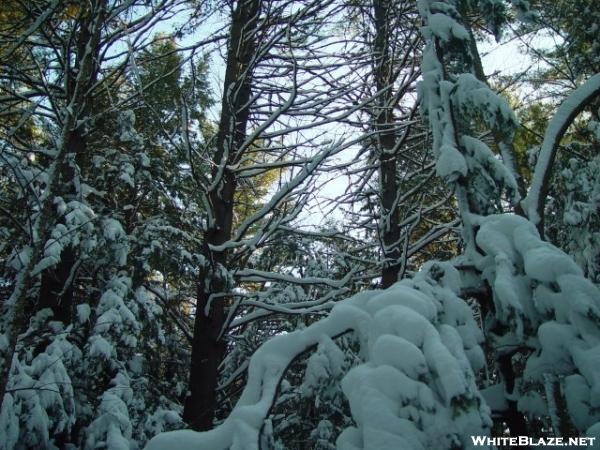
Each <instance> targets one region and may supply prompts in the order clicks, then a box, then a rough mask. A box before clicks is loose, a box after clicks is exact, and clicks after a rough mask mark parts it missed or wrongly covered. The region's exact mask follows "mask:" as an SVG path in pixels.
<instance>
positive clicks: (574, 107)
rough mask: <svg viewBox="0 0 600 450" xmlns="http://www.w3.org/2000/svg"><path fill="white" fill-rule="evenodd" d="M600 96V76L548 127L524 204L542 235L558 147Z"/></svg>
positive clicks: (571, 98)
mask: <svg viewBox="0 0 600 450" xmlns="http://www.w3.org/2000/svg"><path fill="white" fill-rule="evenodd" d="M598 96H600V73H597V74H596V75H594V76H593V77H591V78H589V79H588V80H587V81H586V82H585V83H584V84H583V85H581V86H580V87H578V88H577V89H575V90H574V91H573V92H572V93H571V95H569V96H568V97H567V99H566V100H565V101H564V102H563V103H562V104H561V105H560V107H559V108H558V110H557V111H556V114H555V115H554V117H552V120H551V121H550V123H549V124H548V128H547V129H546V133H545V134H544V141H543V143H542V148H541V149H540V154H539V157H538V160H537V163H536V165H535V170H534V172H533V181H532V183H531V187H530V189H529V193H528V194H527V197H526V198H525V200H523V202H522V205H523V209H524V210H525V212H526V213H527V217H528V218H529V220H530V221H531V222H533V223H534V224H535V225H537V227H538V230H539V231H540V235H542V236H543V230H544V203H545V200H546V195H547V194H548V182H549V180H550V175H551V173H552V166H553V164H554V159H555V158H556V152H557V150H558V146H559V144H560V141H561V139H562V137H563V136H564V134H565V132H566V131H567V128H569V126H570V125H571V124H572V123H573V121H574V120H575V118H576V117H577V115H579V113H580V112H581V111H583V109H584V108H585V107H586V106H588V105H589V104H590V103H591V102H592V100H594V99H595V98H596V97H598Z"/></svg>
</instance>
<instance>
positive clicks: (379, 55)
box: [373, 0, 402, 288]
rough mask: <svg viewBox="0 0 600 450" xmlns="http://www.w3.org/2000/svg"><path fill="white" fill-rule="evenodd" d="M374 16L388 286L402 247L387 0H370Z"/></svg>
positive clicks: (396, 271) (384, 278) (382, 230)
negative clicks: (371, 0) (397, 200)
mask: <svg viewBox="0 0 600 450" xmlns="http://www.w3.org/2000/svg"><path fill="white" fill-rule="evenodd" d="M373 13H374V16H375V30H376V32H375V42H374V48H373V54H374V58H375V60H374V64H373V72H374V77H375V85H376V88H377V91H378V92H380V95H379V97H378V99H377V110H376V114H375V127H376V131H377V138H376V139H377V152H378V156H379V167H380V170H379V178H380V179H379V185H380V192H379V195H380V197H381V199H380V215H381V218H380V233H381V242H382V244H383V249H382V253H383V259H384V262H383V268H382V272H381V284H382V287H383V288H387V287H390V286H391V285H392V284H394V283H395V282H396V281H398V274H399V272H400V267H401V261H400V258H401V255H402V250H401V247H400V227H399V217H398V205H397V202H396V199H397V198H398V180H397V171H398V164H397V158H396V153H397V148H396V132H395V124H394V114H393V108H394V105H393V102H394V95H393V90H392V89H390V86H391V84H392V83H393V73H392V72H393V68H392V61H391V59H392V58H391V55H390V48H389V47H390V45H389V44H390V43H389V36H390V32H391V30H390V22H389V18H388V14H390V0H373Z"/></svg>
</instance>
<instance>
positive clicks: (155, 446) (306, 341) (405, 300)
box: [146, 263, 491, 450]
mask: <svg viewBox="0 0 600 450" xmlns="http://www.w3.org/2000/svg"><path fill="white" fill-rule="evenodd" d="M459 278H460V277H459V275H458V272H457V270H456V269H454V267H452V266H451V265H450V264H447V263H446V264H443V263H429V264H426V265H425V268H424V270H423V271H422V272H421V273H419V274H417V275H416V276H415V278H414V279H412V280H403V281H401V282H400V283H397V284H396V285H394V286H393V287H392V288H390V289H387V290H385V291H367V292H363V293H360V294H357V295H355V296H354V297H351V298H349V299H347V300H345V301H342V302H339V303H338V304H337V305H336V306H334V308H333V309H332V311H331V313H330V314H329V316H328V317H327V318H324V319H321V320H319V321H317V322H315V323H314V324H312V325H311V326H309V327H308V328H305V329H302V330H297V331H294V332H292V333H289V334H285V335H279V336H276V337H274V338H272V339H271V340H269V341H267V342H266V343H265V344H263V345H262V346H261V347H260V348H259V349H258V350H257V351H256V352H255V354H254V355H253V356H252V359H251V361H250V365H249V368H248V383H247V385H246V387H245V389H244V392H243V394H242V396H241V398H240V400H239V402H238V404H237V405H236V407H235V408H234V409H233V411H232V413H231V415H230V416H229V417H228V418H227V419H225V421H224V422H223V423H222V424H221V425H220V426H218V427H217V428H215V429H213V430H211V431H208V432H204V433H198V432H194V431H189V430H180V431H173V432H169V433H163V434H161V435H158V436H157V437H155V438H154V439H153V440H151V441H150V442H149V443H148V445H147V446H146V450H161V449H165V448H171V447H173V446H177V448H178V450H188V449H189V450H192V449H197V448H210V449H212V450H219V449H237V450H255V449H258V448H260V441H261V432H262V429H263V424H264V422H265V420H266V419H267V417H268V415H269V412H270V410H271V408H272V405H273V404H274V401H275V398H276V396H277V393H278V389H279V384H280V382H281V380H282V377H283V376H284V374H285V371H286V369H287V368H288V367H289V365H290V364H291V363H292V362H293V361H294V360H295V359H296V358H297V357H298V356H300V355H302V354H303V353H304V352H305V351H307V350H310V349H311V348H313V347H315V346H317V345H318V344H320V343H321V342H324V341H327V342H329V341H328V340H330V339H332V338H334V337H336V336H339V335H341V334H343V333H345V332H348V331H353V332H354V333H355V334H356V336H357V338H358V342H359V343H360V347H361V355H362V356H363V358H364V361H365V362H364V363H363V364H361V365H359V366H358V367H355V368H353V369H351V370H350V371H349V372H348V373H347V374H346V376H345V377H344V379H343V381H342V389H343V390H344V393H345V395H346V396H347V397H348V399H349V402H350V407H351V410H352V415H353V417H354V420H355V423H356V425H357V426H356V427H349V428H347V429H346V430H344V432H343V433H342V434H341V435H340V437H339V438H338V442H337V446H338V448H339V449H347V450H350V449H372V448H376V447H378V445H379V444H380V443H381V442H382V441H381V440H382V439H384V440H385V442H386V444H387V445H388V447H389V448H411V449H423V450H424V449H426V448H440V449H449V448H453V447H455V446H456V445H467V444H468V442H470V438H469V436H470V435H472V434H478V435H485V434H487V433H489V427H490V425H491V420H490V417H489V409H488V408H487V406H486V405H485V402H484V401H483V399H482V397H481V396H480V395H479V393H478V391H477V387H476V386H475V384H474V380H475V376H474V371H476V370H479V369H480V368H481V367H482V365H483V363H484V359H483V352H482V350H481V348H480V347H479V342H480V341H481V340H482V335H481V332H480V330H479V329H478V327H477V324H476V323H475V321H474V319H473V317H472V313H471V309H470V308H469V306H468V305H467V304H466V303H465V302H464V301H463V300H461V299H460V298H458V297H457V295H456V293H457V292H459V289H460V287H459ZM328 345H335V344H333V343H332V342H329V344H328ZM307 376H308V375H307ZM434 443H435V445H434Z"/></svg>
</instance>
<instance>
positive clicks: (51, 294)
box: [0, 0, 107, 407]
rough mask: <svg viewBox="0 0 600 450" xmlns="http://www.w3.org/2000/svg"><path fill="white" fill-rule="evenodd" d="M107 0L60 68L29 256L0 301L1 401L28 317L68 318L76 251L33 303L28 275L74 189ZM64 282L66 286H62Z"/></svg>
mask: <svg viewBox="0 0 600 450" xmlns="http://www.w3.org/2000/svg"><path fill="white" fill-rule="evenodd" d="M106 5H107V0H96V1H94V2H92V3H91V5H90V8H89V12H88V13H87V14H85V15H84V16H83V18H82V22H81V25H80V29H79V30H78V32H74V34H76V39H77V49H76V60H75V62H74V66H73V67H68V68H65V70H66V71H67V72H66V73H65V80H66V81H65V106H66V108H65V111H67V112H66V113H65V114H64V116H63V117H62V121H63V124H62V131H61V136H60V140H59V146H58V148H57V150H58V151H57V154H56V156H55V160H54V162H53V167H54V168H53V170H50V171H49V172H50V173H51V174H52V176H51V178H50V179H49V183H48V187H47V192H46V193H45V196H44V200H43V202H42V204H41V210H40V213H39V217H38V219H37V220H36V222H35V224H34V231H33V236H32V238H34V239H37V241H35V242H34V243H33V245H32V247H33V248H32V251H31V257H30V259H29V261H28V263H27V265H26V267H25V268H23V269H22V270H21V271H20V273H19V274H18V276H17V282H16V283H15V288H14V290H13V293H12V295H11V297H10V299H9V300H8V301H7V302H6V304H5V305H4V306H5V308H6V310H5V311H3V313H4V315H5V321H6V324H7V325H6V327H7V329H6V336H7V340H8V348H7V349H6V351H5V352H3V354H2V355H0V356H2V360H1V361H0V363H1V364H2V366H1V367H0V407H1V402H3V400H4V394H5V393H6V387H7V385H8V375H9V372H10V367H11V365H12V360H13V357H14V355H15V349H16V347H17V341H18V337H19V335H20V334H21V333H23V332H24V331H26V330H27V327H28V325H29V319H30V318H31V317H32V316H33V314H35V312H37V311H39V309H41V308H46V307H48V308H51V309H52V310H53V311H54V313H55V317H56V318H58V319H59V320H63V321H65V322H68V321H69V320H70V317H71V314H70V312H71V307H72V298H73V291H72V286H71V285H70V284H69V285H68V283H67V282H68V281H69V277H70V276H71V271H72V268H73V266H74V263H75V251H74V249H73V248H71V247H68V248H66V249H64V250H63V252H62V253H61V261H60V262H59V263H58V264H57V265H56V266H55V267H53V268H49V269H47V270H45V271H44V272H42V276H41V283H40V288H39V289H40V291H39V295H38V298H37V303H36V302H35V301H33V300H32V298H31V290H32V288H33V287H34V286H35V281H36V276H35V275H33V269H34V267H35V265H36V264H37V263H38V262H39V261H40V260H41V259H42V257H43V255H44V249H45V245H46V242H47V240H48V239H49V238H50V236H51V233H52V230H53V228H54V226H55V224H56V219H55V216H56V209H55V207H54V199H55V198H56V197H57V196H65V195H67V196H68V195H69V194H70V193H71V192H72V190H73V189H74V184H73V176H74V173H73V168H72V166H71V162H70V161H69V156H68V155H69V154H70V153H74V154H75V156H76V157H77V156H78V155H81V154H83V150H84V148H85V147H84V145H83V137H82V131H81V128H82V126H81V124H82V123H84V120H85V119H86V115H87V114H89V112H90V109H89V108H90V107H91V92H90V89H91V88H92V86H93V85H94V83H95V82H96V80H97V76H98V73H99V65H98V64H99V63H98V54H99V51H100V48H99V43H100V37H101V33H102V25H103V23H104V20H105V17H106ZM64 51H65V52H66V53H65V55H64V57H65V60H67V61H70V56H71V55H70V52H71V49H70V48H66V49H65V50H64ZM65 287H66V289H65Z"/></svg>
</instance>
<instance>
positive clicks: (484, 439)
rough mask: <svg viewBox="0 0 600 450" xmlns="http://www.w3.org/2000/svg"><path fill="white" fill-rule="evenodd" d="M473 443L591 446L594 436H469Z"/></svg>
mask: <svg viewBox="0 0 600 450" xmlns="http://www.w3.org/2000/svg"><path fill="white" fill-rule="evenodd" d="M471 440H472V441H473V445H475V446H480V447H489V446H500V445H503V446H509V447H513V446H514V447H517V446H529V447H570V446H581V447H593V445H594V441H595V440H596V438H595V437H570V438H562V437H545V438H532V437H529V436H511V437H489V436H471Z"/></svg>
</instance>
